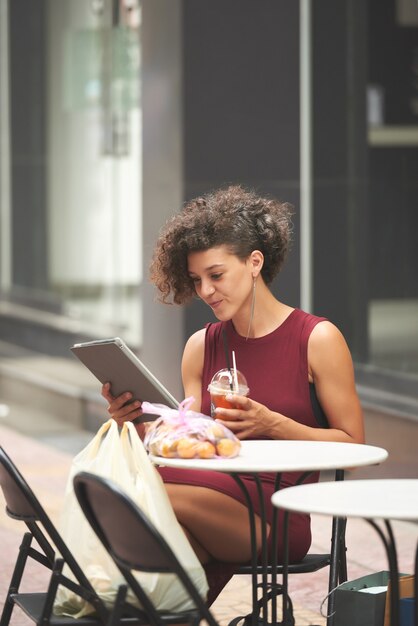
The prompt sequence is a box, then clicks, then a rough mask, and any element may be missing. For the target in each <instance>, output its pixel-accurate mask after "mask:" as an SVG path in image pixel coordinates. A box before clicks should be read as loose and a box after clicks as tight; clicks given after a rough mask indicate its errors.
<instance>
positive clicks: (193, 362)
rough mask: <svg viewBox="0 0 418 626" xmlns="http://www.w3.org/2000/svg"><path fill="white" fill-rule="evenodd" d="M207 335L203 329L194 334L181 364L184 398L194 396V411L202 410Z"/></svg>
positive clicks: (186, 347)
mask: <svg viewBox="0 0 418 626" xmlns="http://www.w3.org/2000/svg"><path fill="white" fill-rule="evenodd" d="M205 333H206V330H205V329H204V328H202V329H201V330H198V331H197V332H196V333H194V334H193V335H192V336H191V337H190V338H189V339H188V341H187V343H186V345H185V347H184V351H183V359H182V362H181V377H182V380H183V388H184V397H185V398H189V397H190V396H193V397H194V398H195V401H194V403H193V405H192V406H191V407H190V408H191V410H192V411H198V412H199V411H200V410H201V402H202V375H203V360H204V355H205Z"/></svg>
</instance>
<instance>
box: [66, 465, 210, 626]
mask: <svg viewBox="0 0 418 626" xmlns="http://www.w3.org/2000/svg"><path fill="white" fill-rule="evenodd" d="M74 490H75V494H76V496H77V499H78V501H79V503H80V506H81V508H82V510H83V512H84V514H85V516H86V518H87V520H88V521H89V523H90V525H91V526H92V528H93V530H94V531H95V533H96V534H97V536H98V537H99V539H100V541H101V542H102V544H103V545H104V547H105V548H106V550H107V551H108V553H109V554H110V556H111V557H112V558H113V560H114V562H115V563H116V565H117V567H118V568H119V570H120V571H121V573H122V575H123V576H124V578H125V580H126V582H127V586H126V587H125V589H124V590H121V592H120V596H119V598H118V601H117V602H116V605H118V610H119V611H129V612H131V613H132V614H133V615H135V607H132V605H130V604H129V603H128V602H127V601H126V593H127V590H128V588H129V590H130V591H131V592H133V594H134V596H135V597H136V598H137V600H138V601H139V603H140V605H141V606H142V608H143V609H144V611H145V613H146V615H147V618H148V620H149V623H150V624H151V625H152V626H162V625H165V624H176V623H177V624H180V623H189V624H196V625H197V624H199V622H200V621H201V620H202V619H204V620H206V621H207V623H208V624H209V626H218V623H217V621H216V620H215V618H214V617H213V615H212V613H211V612H210V610H209V609H208V607H207V606H206V603H205V601H204V600H203V599H202V598H201V596H200V594H199V592H198V590H197V589H196V587H195V585H194V583H193V582H192V581H191V579H190V578H189V576H188V574H187V573H186V571H185V570H184V568H183V567H182V565H181V564H180V563H179V561H178V559H177V557H176V556H175V554H174V553H173V551H172V550H171V548H170V546H169V545H168V543H167V542H166V540H165V539H164V537H162V535H161V534H160V533H159V531H158V530H157V529H156V528H155V526H154V525H153V524H152V523H151V522H150V520H149V519H148V518H147V517H146V515H144V513H143V512H142V511H141V510H140V508H139V507H137V506H136V504H135V503H134V502H133V501H132V500H131V499H130V498H129V497H128V496H127V495H126V494H125V493H124V492H123V491H122V490H121V489H120V488H119V486H118V485H116V484H115V483H113V482H112V481H110V480H108V479H104V478H102V477H99V476H96V475H94V474H90V473H88V472H80V473H79V474H77V475H76V476H75V477H74ZM109 511H111V512H112V514H111V515H109V514H108V513H109ZM134 572H161V573H172V574H175V575H176V576H177V577H178V578H179V580H180V581H181V584H182V585H183V587H184V588H185V590H186V592H187V595H188V596H189V597H190V599H191V600H192V603H193V605H194V607H195V608H194V609H192V610H189V611H181V612H175V613H174V612H163V611H160V610H158V609H157V608H156V607H155V606H154V604H153V603H152V601H151V600H150V599H149V597H148V596H147V594H146V592H145V591H144V589H143V588H142V586H141V585H140V583H139V582H138V578H137V577H135V575H134Z"/></svg>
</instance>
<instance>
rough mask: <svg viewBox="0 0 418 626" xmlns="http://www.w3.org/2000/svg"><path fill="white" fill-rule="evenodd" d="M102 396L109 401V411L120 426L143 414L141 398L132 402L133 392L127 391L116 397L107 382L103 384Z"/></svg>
mask: <svg viewBox="0 0 418 626" xmlns="http://www.w3.org/2000/svg"><path fill="white" fill-rule="evenodd" d="M102 396H103V398H104V399H105V400H107V402H108V403H109V406H108V408H107V411H108V413H109V415H110V417H112V418H113V419H114V420H115V421H116V422H117V424H118V426H122V425H123V423H124V422H131V421H132V420H134V419H136V418H137V417H139V416H140V415H142V409H141V402H140V401H139V400H135V401H133V402H131V400H132V394H131V392H130V391H126V392H125V393H122V394H121V395H120V396H117V397H116V398H115V397H114V396H112V394H111V392H110V383H105V384H104V385H103V386H102Z"/></svg>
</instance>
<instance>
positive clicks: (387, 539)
mask: <svg viewBox="0 0 418 626" xmlns="http://www.w3.org/2000/svg"><path fill="white" fill-rule="evenodd" d="M366 521H367V522H368V523H369V524H370V525H371V526H372V527H373V528H374V529H375V531H376V532H377V534H378V535H379V537H380V539H381V540H382V542H383V545H384V546H385V550H386V554H387V557H388V563H389V573H390V625H391V626H399V570H398V558H397V555H396V545H395V537H394V535H393V531H392V526H391V524H390V522H389V521H388V520H385V522H384V524H385V527H386V533H387V534H386V535H385V533H384V532H383V530H382V529H381V528H380V526H379V525H378V524H377V523H376V522H375V521H374V520H372V519H366Z"/></svg>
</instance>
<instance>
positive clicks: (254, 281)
mask: <svg viewBox="0 0 418 626" xmlns="http://www.w3.org/2000/svg"><path fill="white" fill-rule="evenodd" d="M256 281H257V278H256V277H255V276H254V277H253V295H252V298H251V311H250V320H249V322H248V330H247V336H246V337H245V341H247V339H248V337H249V336H250V330H251V324H252V323H253V317H254V306H255V285H256Z"/></svg>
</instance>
